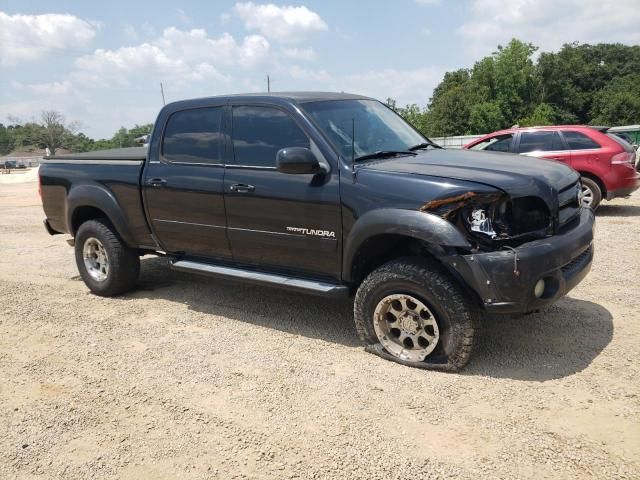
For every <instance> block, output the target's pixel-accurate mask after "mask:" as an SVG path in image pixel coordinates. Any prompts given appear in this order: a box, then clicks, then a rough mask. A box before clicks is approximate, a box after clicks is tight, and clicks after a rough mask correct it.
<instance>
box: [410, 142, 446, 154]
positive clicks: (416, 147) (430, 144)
mask: <svg viewBox="0 0 640 480" xmlns="http://www.w3.org/2000/svg"><path fill="white" fill-rule="evenodd" d="M429 147H433V148H442V147H441V146H440V145H438V144H437V143H434V142H432V141H431V140H429V141H428V142H423V143H419V144H417V145H414V146H413V147H409V150H411V151H412V152H413V151H415V150H422V149H423V148H429Z"/></svg>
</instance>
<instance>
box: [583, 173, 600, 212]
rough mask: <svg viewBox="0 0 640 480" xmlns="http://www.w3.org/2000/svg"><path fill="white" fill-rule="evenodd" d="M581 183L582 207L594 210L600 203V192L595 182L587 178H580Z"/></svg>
mask: <svg viewBox="0 0 640 480" xmlns="http://www.w3.org/2000/svg"><path fill="white" fill-rule="evenodd" d="M580 181H581V182H582V206H583V207H589V208H590V209H591V210H594V211H595V210H596V209H597V208H598V207H599V206H600V202H601V201H602V190H601V189H600V185H598V182H596V181H595V180H592V179H590V178H589V177H580Z"/></svg>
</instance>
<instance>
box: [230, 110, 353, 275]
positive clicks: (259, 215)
mask: <svg viewBox="0 0 640 480" xmlns="http://www.w3.org/2000/svg"><path fill="white" fill-rule="evenodd" d="M232 117H233V121H232V139H233V142H232V145H233V155H232V156H231V158H230V159H229V161H228V162H227V165H226V167H225V171H226V172H225V179H224V201H225V206H226V211H227V223H228V236H229V242H230V244H231V250H232V253H233V259H234V261H235V262H236V263H240V264H249V265H253V266H257V267H262V268H267V269H282V270H286V271H291V272H297V273H300V274H308V275H313V276H323V277H334V278H339V277H340V270H341V268H340V264H341V248H340V240H341V212H340V202H339V178H338V171H337V169H336V168H332V171H331V172H330V173H328V174H326V175H311V174H297V175H296V174H286V173H281V172H279V171H278V170H277V169H276V154H277V152H278V150H280V149H281V148H285V147H306V148H311V149H312V151H314V150H315V151H317V149H314V146H313V144H312V142H311V140H310V139H309V136H308V135H307V134H306V133H305V132H304V131H303V130H302V128H301V127H300V126H299V125H298V123H297V122H296V121H295V120H294V118H293V117H292V116H290V114H289V113H288V112H285V111H284V110H281V109H279V108H275V107H270V106H249V105H246V106H234V107H233V113H232ZM318 155H319V152H318Z"/></svg>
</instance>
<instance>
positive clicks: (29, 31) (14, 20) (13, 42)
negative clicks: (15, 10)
mask: <svg viewBox="0 0 640 480" xmlns="http://www.w3.org/2000/svg"><path fill="white" fill-rule="evenodd" d="M97 29H98V27H97V24H95V23H89V22H87V21H85V20H82V19H81V18H78V17H76V16H74V15H61V14H52V13H48V14H44V15H20V14H16V15H7V14H6V13H4V12H0V64H1V65H15V64H16V63H19V62H25V61H32V60H37V59H39V58H41V57H42V56H43V55H44V54H45V53H46V52H47V51H48V50H51V49H74V50H78V49H79V48H83V47H86V46H87V45H89V44H90V43H91V41H92V40H93V37H94V36H95V34H96V31H97Z"/></svg>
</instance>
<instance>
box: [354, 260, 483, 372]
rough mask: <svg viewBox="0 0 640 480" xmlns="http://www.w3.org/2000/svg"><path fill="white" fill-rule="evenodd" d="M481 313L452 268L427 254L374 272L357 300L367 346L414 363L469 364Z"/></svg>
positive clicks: (357, 317)
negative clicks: (472, 302)
mask: <svg viewBox="0 0 640 480" xmlns="http://www.w3.org/2000/svg"><path fill="white" fill-rule="evenodd" d="M478 317H479V315H478V313H477V312H476V311H475V309H474V308H473V306H472V305H471V304H470V303H469V301H468V300H467V298H466V297H465V296H464V295H463V293H462V291H461V289H460V288H459V286H458V284H457V283H456V281H455V280H454V279H453V278H452V277H451V276H450V275H449V273H448V272H447V271H445V270H444V269H443V268H442V267H441V266H440V265H438V264H437V263H435V262H431V261H427V260H425V259H422V258H402V259H398V260H394V261H391V262H389V263H387V264H385V265H383V266H382V267H380V268H378V269H377V270H375V271H373V272H372V273H371V274H370V275H369V276H368V277H367V278H366V279H365V280H364V281H363V282H362V284H361V285H360V287H359V288H358V292H357V293H356V298H355V301H354V318H355V323H356V329H357V331H358V334H359V336H360V338H361V340H362V341H363V342H364V343H365V344H366V345H367V346H368V347H367V349H368V350H369V351H371V352H373V353H376V354H378V355H380V356H382V357H385V358H388V359H390V360H394V361H397V362H400V363H403V364H405V365H409V366H413V367H421V368H430V369H439V370H450V371H455V370H459V369H460V368H462V367H464V366H465V365H466V363H467V362H468V361H469V357H470V355H471V349H472V346H473V337H474V333H475V329H476V328H477V326H478Z"/></svg>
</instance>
